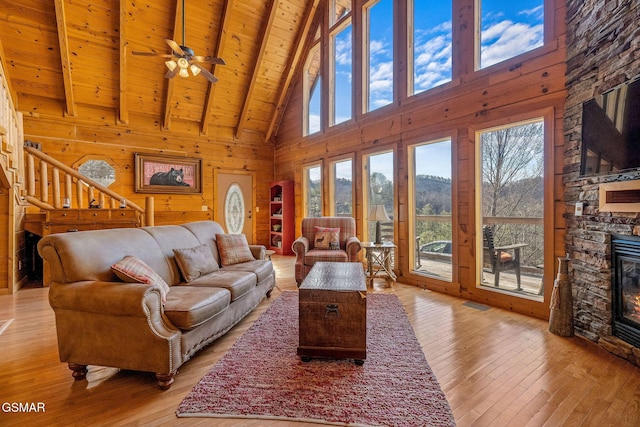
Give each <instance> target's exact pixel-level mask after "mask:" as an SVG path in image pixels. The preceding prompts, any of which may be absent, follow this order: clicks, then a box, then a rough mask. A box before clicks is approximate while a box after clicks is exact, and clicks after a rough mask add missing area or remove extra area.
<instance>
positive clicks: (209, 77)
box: [192, 62, 218, 83]
mask: <svg viewBox="0 0 640 427" xmlns="http://www.w3.org/2000/svg"><path fill="white" fill-rule="evenodd" d="M192 64H193V65H195V66H196V67H198V68H200V73H201V74H202V75H203V76H204V77H205V78H206V79H207V80H209V81H210V82H211V83H216V82H217V81H218V78H217V77H216V76H214V75H213V74H211V71H209V70H207V69H206V68H204V67H203V66H202V65H200V64H198V63H197V62H192Z"/></svg>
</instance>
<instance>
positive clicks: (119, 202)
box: [24, 145, 154, 226]
mask: <svg viewBox="0 0 640 427" xmlns="http://www.w3.org/2000/svg"><path fill="white" fill-rule="evenodd" d="M24 151H25V168H26V171H25V172H26V177H25V178H26V184H27V185H26V187H27V188H26V192H27V195H26V197H25V199H26V201H27V202H29V203H31V204H32V205H34V206H37V207H39V208H40V209H43V210H54V209H63V208H70V207H72V205H74V203H73V201H74V200H75V206H73V207H76V208H78V209H84V208H86V207H89V206H93V204H94V202H95V203H96V204H97V205H99V206H101V207H109V208H111V209H115V208H127V207H128V208H131V209H134V210H135V211H137V212H138V214H139V217H140V218H141V219H142V220H143V224H142V225H149V226H150V225H154V219H153V217H154V212H153V210H154V206H153V197H147V198H146V202H145V207H146V209H145V208H142V207H140V206H138V205H137V204H135V203H133V202H132V201H130V200H127V199H126V198H125V197H123V196H122V195H120V194H118V193H116V192H115V191H112V190H110V189H108V188H107V187H105V186H103V185H101V184H99V183H97V182H95V181H93V180H92V179H90V178H87V177H86V176H84V175H82V174H80V173H79V172H78V171H76V170H74V169H72V168H70V167H69V166H67V165H65V164H64V163H62V162H59V161H58V160H56V159H54V158H53V157H51V156H48V155H47V154H44V153H43V152H42V151H40V150H38V149H36V148H34V147H32V146H29V145H25V146H24ZM36 159H38V162H37V167H36ZM49 168H51V174H49ZM36 175H38V176H39V186H38V185H37V183H38V180H36ZM74 179H75V191H73V187H74V185H73V181H74ZM49 183H51V186H49ZM36 187H39V190H40V191H39V194H37V192H36ZM49 187H51V193H52V194H51V195H50V194H49ZM74 196H75V197H74ZM107 202H108V203H109V205H107V204H106V203H107Z"/></svg>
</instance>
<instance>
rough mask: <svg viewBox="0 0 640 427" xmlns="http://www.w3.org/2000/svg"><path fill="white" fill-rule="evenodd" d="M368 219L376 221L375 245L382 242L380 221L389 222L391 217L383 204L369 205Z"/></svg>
mask: <svg viewBox="0 0 640 427" xmlns="http://www.w3.org/2000/svg"><path fill="white" fill-rule="evenodd" d="M368 219H369V221H375V222H376V241H375V242H374V243H375V244H376V245H380V244H382V239H381V237H380V222H381V221H382V222H389V221H391V218H389V216H388V215H387V211H386V210H385V209H384V205H382V204H380V205H371V210H370V211H369V218H368Z"/></svg>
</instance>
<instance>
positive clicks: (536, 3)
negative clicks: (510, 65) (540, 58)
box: [477, 0, 544, 68]
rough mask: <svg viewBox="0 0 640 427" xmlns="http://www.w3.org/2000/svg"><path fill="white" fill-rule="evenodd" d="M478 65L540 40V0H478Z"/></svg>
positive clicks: (525, 49)
mask: <svg viewBox="0 0 640 427" xmlns="http://www.w3.org/2000/svg"><path fill="white" fill-rule="evenodd" d="M477 7H478V8H479V9H480V14H479V15H480V30H481V32H480V55H479V57H480V64H479V66H480V68H486V67H488V66H490V65H493V64H496V63H498V62H502V61H504V60H506V59H509V58H513V57H514V56H517V55H520V54H521V53H524V52H528V51H530V50H533V49H535V48H537V47H539V46H542V45H543V44H544V0H522V1H508V2H507V1H504V0H478V6H477Z"/></svg>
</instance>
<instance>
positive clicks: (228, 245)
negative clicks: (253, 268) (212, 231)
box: [216, 234, 255, 266]
mask: <svg viewBox="0 0 640 427" xmlns="http://www.w3.org/2000/svg"><path fill="white" fill-rule="evenodd" d="M216 241H217V243H218V251H219V252H220V262H221V263H222V265H223V266H227V265H233V264H238V263H240V262H248V261H253V260H254V259H255V258H254V257H253V254H252V253H251V249H249V244H248V243H247V238H246V237H245V235H244V234H217V235H216Z"/></svg>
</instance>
